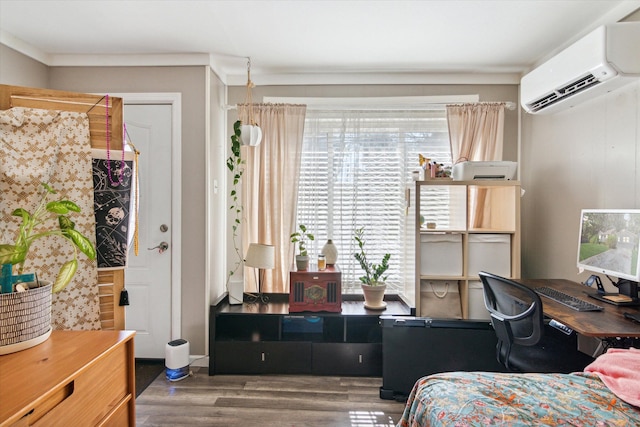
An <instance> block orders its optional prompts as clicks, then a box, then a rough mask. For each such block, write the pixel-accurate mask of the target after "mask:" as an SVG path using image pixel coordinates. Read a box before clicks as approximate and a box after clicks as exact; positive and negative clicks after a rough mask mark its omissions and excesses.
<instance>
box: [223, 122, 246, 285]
mask: <svg viewBox="0 0 640 427" xmlns="http://www.w3.org/2000/svg"><path fill="white" fill-rule="evenodd" d="M241 126H242V121H240V120H237V121H236V122H235V123H234V124H233V135H231V156H229V158H228V159H227V168H229V170H230V171H231V173H232V174H233V184H232V186H231V193H230V196H231V206H230V207H229V209H230V210H231V211H232V212H233V225H232V229H233V250H234V252H235V253H236V257H237V259H236V263H235V265H234V267H233V269H232V270H231V271H229V275H228V276H227V286H228V285H229V280H230V279H231V276H233V275H234V274H235V273H236V271H238V268H240V265H242V253H241V252H240V246H239V244H238V230H239V227H240V224H241V223H242V212H243V206H242V202H241V201H240V200H239V196H238V184H240V179H241V178H242V174H243V173H244V161H243V160H242V156H241V155H240V140H241V136H242V130H241Z"/></svg>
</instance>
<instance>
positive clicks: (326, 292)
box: [289, 264, 342, 313]
mask: <svg viewBox="0 0 640 427" xmlns="http://www.w3.org/2000/svg"><path fill="white" fill-rule="evenodd" d="M289 283H290V291H289V312H290V313H300V312H303V311H312V312H318V311H328V312H334V313H340V311H341V310H342V273H341V272H340V269H339V268H338V266H337V265H334V266H327V268H326V269H325V270H318V266H317V265H315V264H311V265H309V269H308V270H304V271H303V270H300V271H298V270H295V269H293V270H291V272H290V273H289Z"/></svg>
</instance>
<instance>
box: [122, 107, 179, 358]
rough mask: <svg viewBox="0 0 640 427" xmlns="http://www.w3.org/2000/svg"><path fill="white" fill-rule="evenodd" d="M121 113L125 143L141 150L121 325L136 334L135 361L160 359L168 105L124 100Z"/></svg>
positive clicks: (167, 235) (165, 306)
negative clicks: (134, 237) (134, 242)
mask: <svg viewBox="0 0 640 427" xmlns="http://www.w3.org/2000/svg"><path fill="white" fill-rule="evenodd" d="M123 115H124V121H125V124H126V129H127V133H128V138H127V139H128V140H130V141H131V142H132V143H133V144H134V145H135V147H136V148H137V149H138V151H140V157H139V181H140V199H139V229H138V230H139V231H138V234H139V253H138V256H135V254H134V253H133V248H131V250H130V253H129V257H128V266H127V269H126V271H125V287H126V289H127V291H128V293H129V302H130V305H129V306H127V307H126V308H125V316H126V317H125V327H126V329H128V330H135V331H136V336H135V357H137V358H160V359H161V358H164V357H165V346H166V344H167V343H168V342H169V341H171V335H172V334H171V320H172V315H171V296H172V280H171V277H172V275H171V265H172V262H171V258H172V222H171V219H172V215H171V206H172V200H171V194H172V193H171V189H172V182H171V176H172V170H171V169H172V167H171V166H172V162H171V152H172V148H171V147H172V117H171V115H172V106H171V105H167V104H165V105H139V104H135V105H131V104H127V103H126V98H125V105H124V114H123ZM164 246H166V249H163V248H161V247H164ZM150 248H155V249H150Z"/></svg>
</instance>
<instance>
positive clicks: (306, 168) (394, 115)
mask: <svg viewBox="0 0 640 427" xmlns="http://www.w3.org/2000/svg"><path fill="white" fill-rule="evenodd" d="M419 154H422V155H423V156H425V157H427V158H430V159H433V160H435V161H437V162H438V163H443V164H444V165H450V164H451V151H450V145H449V138H448V130H447V121H446V112H445V109H444V107H443V108H437V109H429V110H424V111H423V110H393V111H381V110H349V111H344V110H310V111H307V116H306V119H305V132H304V142H303V153H302V167H301V172H300V185H299V194H298V223H299V224H300V223H302V224H305V225H306V226H307V227H308V228H309V230H311V232H312V233H313V234H314V235H315V237H316V240H315V242H313V244H312V245H311V246H310V249H311V252H310V255H312V256H315V255H316V254H318V253H319V252H320V250H321V249H322V246H323V245H324V243H326V241H327V239H332V240H333V242H334V243H335V245H336V246H337V248H338V252H339V257H338V265H339V267H340V269H341V271H342V286H343V292H344V293H357V292H360V286H359V283H360V281H359V279H358V278H359V277H360V276H361V275H362V274H363V272H362V270H361V269H360V266H359V264H358V262H357V261H356V260H355V258H354V257H353V254H354V253H355V252H356V250H357V245H356V242H355V241H354V240H353V236H354V230H355V229H356V228H359V227H364V229H365V239H366V246H365V249H366V252H367V257H368V258H369V261H370V262H373V263H376V264H378V263H380V261H381V260H382V257H383V256H384V254H385V253H390V254H391V260H390V268H389V270H388V271H387V274H388V279H387V286H388V292H392V293H393V292H394V290H395V291H398V292H401V291H402V290H403V289H404V287H405V284H407V283H410V284H411V286H413V273H414V244H415V237H414V236H415V234H414V232H415V214H411V213H408V211H407V201H406V189H407V188H411V189H412V191H413V182H412V178H411V172H412V171H414V170H418V168H419Z"/></svg>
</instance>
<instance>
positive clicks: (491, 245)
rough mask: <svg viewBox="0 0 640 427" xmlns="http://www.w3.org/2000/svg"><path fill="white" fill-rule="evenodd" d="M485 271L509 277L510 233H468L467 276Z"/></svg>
mask: <svg viewBox="0 0 640 427" xmlns="http://www.w3.org/2000/svg"><path fill="white" fill-rule="evenodd" d="M481 271H486V272H487V273H493V274H496V275H498V276H503V277H507V278H508V277H511V235H509V234H469V264H468V270H467V272H468V274H469V276H477V275H478V273H479V272H481Z"/></svg>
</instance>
